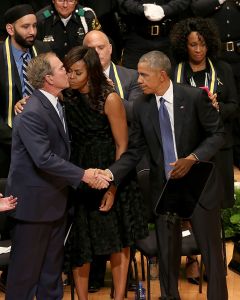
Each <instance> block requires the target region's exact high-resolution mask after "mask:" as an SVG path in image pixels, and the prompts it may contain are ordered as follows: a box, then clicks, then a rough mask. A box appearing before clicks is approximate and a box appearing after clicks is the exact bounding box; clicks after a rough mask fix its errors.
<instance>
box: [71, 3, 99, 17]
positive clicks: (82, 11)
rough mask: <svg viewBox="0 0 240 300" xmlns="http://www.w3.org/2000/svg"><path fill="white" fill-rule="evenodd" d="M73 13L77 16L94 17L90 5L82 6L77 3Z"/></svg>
mask: <svg viewBox="0 0 240 300" xmlns="http://www.w3.org/2000/svg"><path fill="white" fill-rule="evenodd" d="M74 15H76V16H78V17H85V18H89V17H91V18H95V16H96V14H95V12H94V10H93V9H91V8H90V7H86V6H82V5H80V4H78V5H77V6H76V8H75V10H74Z"/></svg>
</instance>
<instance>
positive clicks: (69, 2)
mask: <svg viewBox="0 0 240 300" xmlns="http://www.w3.org/2000/svg"><path fill="white" fill-rule="evenodd" d="M55 1H56V2H57V3H59V4H63V3H64V2H66V3H68V4H75V2H76V0H55Z"/></svg>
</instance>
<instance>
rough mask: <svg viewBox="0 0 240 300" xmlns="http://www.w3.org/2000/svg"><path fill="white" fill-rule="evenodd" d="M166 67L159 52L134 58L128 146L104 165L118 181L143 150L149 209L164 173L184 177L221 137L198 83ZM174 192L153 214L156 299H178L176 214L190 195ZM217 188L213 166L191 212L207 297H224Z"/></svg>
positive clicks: (212, 151) (208, 158) (212, 152)
mask: <svg viewBox="0 0 240 300" xmlns="http://www.w3.org/2000/svg"><path fill="white" fill-rule="evenodd" d="M170 71H171V63H170V60H169V59H168V57H167V56H166V55H165V54H163V53H162V52H159V51H151V52H149V53H147V54H145V55H143V56H142V57H141V58H140V61H139V63H138V73H139V77H138V83H139V84H140V87H141V88H142V90H143V92H144V94H145V95H143V96H142V98H141V99H138V101H136V102H134V105H133V114H134V120H133V122H132V124H131V135H130V138H129V146H128V150H127V151H126V152H125V153H124V154H123V155H122V156H121V158H120V159H119V160H118V161H116V162H115V163H114V164H113V165H112V166H110V167H109V169H108V170H105V171H104V174H108V175H109V177H110V178H111V179H112V180H114V182H115V184H116V185H118V184H119V183H120V182H121V180H123V178H124V177H125V176H126V175H127V173H128V172H129V171H130V170H131V169H132V168H134V167H135V166H136V164H137V163H138V162H139V161H140V159H141V157H142V156H143V154H144V153H145V152H146V151H148V152H149V156H150V175H149V176H150V178H149V179H150V191H151V198H152V202H151V203H152V208H153V209H154V208H155V206H156V203H157V202H158V199H159V196H160V195H161V192H162V190H163V187H164V185H165V183H166V181H167V180H168V179H169V178H171V179H179V178H182V177H184V176H185V175H186V174H188V172H189V171H190V169H191V168H192V166H193V164H195V163H197V162H198V161H199V160H200V161H214V156H215V154H216V153H217V151H218V150H219V149H220V147H221V146H222V145H223V143H224V129H223V126H222V124H221V121H220V118H219V115H218V113H217V111H216V109H214V108H213V107H212V105H211V102H210V101H209V99H208V96H207V94H206V93H205V92H204V91H203V90H201V89H196V88H193V87H189V86H184V85H180V84H174V83H172V81H171V80H170ZM176 189H178V187H177V188H176ZM176 192H177V193H178V194H179V195H178V197H179V199H178V200H180V201H178V202H177V203H176V201H175V199H171V198H167V199H163V201H161V202H160V206H159V211H160V214H159V215H158V216H155V224H156V233H157V240H158V246H159V270H160V274H159V276H160V285H161V299H162V300H163V299H164V300H170V299H171V300H179V299H180V295H179V292H178V274H179V267H180V261H181V240H182V237H181V225H180V217H179V216H178V214H179V215H180V212H185V209H189V205H192V203H190V202H185V200H189V199H191V195H190V194H189V190H187V191H186V192H185V194H184V195H183V194H182V193H181V191H180V190H177V191H176ZM218 193H221V187H220V186H218V169H217V166H216V167H215V168H214V170H213V174H212V175H211V177H210V180H209V182H208V184H207V186H206V187H205V190H204V192H203V196H202V197H201V198H200V200H199V203H198V204H196V207H195V209H194V211H193V214H192V216H191V223H192V227H193V232H194V234H195V238H196V240H197V242H198V245H199V247H200V250H201V253H202V257H203V262H204V264H205V267H206V273H207V278H208V291H207V297H208V300H216V299H218V300H226V299H227V298H228V296H227V286H226V278H225V270H224V264H223V256H222V248H221V236H220V230H221V229H220V203H219V200H218V199H219V197H218ZM191 200H192V199H191ZM185 203H187V204H185Z"/></svg>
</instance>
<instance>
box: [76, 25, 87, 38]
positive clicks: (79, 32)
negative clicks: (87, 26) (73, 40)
mask: <svg viewBox="0 0 240 300" xmlns="http://www.w3.org/2000/svg"><path fill="white" fill-rule="evenodd" d="M77 35H78V36H81V37H82V36H83V35H85V32H84V29H83V28H82V27H79V28H78V30H77Z"/></svg>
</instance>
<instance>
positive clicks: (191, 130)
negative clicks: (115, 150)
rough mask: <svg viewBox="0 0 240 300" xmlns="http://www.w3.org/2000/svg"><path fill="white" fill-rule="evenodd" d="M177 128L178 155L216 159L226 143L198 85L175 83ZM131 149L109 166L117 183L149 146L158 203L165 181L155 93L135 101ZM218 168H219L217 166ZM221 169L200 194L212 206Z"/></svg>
mask: <svg viewBox="0 0 240 300" xmlns="http://www.w3.org/2000/svg"><path fill="white" fill-rule="evenodd" d="M173 94H174V130H175V140H176V148H177V154H178V158H182V157H186V156H188V155H189V154H191V153H192V152H194V153H195V154H196V155H197V157H198V158H199V159H200V160H205V161H208V160H211V159H213V157H214V155H215V154H216V152H217V151H218V150H219V148H220V147H221V146H222V145H223V143H224V129H223V126H222V124H221V121H220V118H219V115H218V113H217V111H216V110H215V109H214V108H213V107H212V106H211V103H210V101H209V100H208V97H207V96H206V95H205V93H204V92H203V91H202V90H200V89H196V88H192V87H189V86H185V85H180V84H174V85H173ZM131 126H132V127H131V131H132V132H131V135H130V138H129V147H128V150H127V151H126V152H125V153H124V154H123V155H122V156H121V158H120V159H119V160H118V161H117V162H115V163H114V164H113V165H112V166H111V167H110V170H111V171H112V173H113V175H114V180H115V182H116V184H118V183H119V182H120V181H121V180H122V179H123V178H124V176H126V174H127V173H128V171H129V170H130V169H132V168H133V167H135V166H136V164H137V163H138V161H139V160H140V159H141V157H142V155H143V154H144V153H145V151H146V150H148V151H149V156H150V185H151V193H152V195H151V196H152V205H153V207H155V204H156V201H157V200H158V198H159V196H160V193H161V191H162V188H163V185H164V183H165V181H166V179H165V175H164V158H163V149H162V140H161V133H160V124H159V118H158V108H157V104H156V99H155V96H154V95H144V96H143V97H142V98H141V99H139V100H138V101H136V102H135V103H134V121H133V122H132V125H131ZM215 169H217V168H215ZM217 179H218V173H217V170H215V173H214V174H213V176H212V178H211V180H210V181H209V184H208V187H207V189H206V194H205V195H204V197H202V198H201V204H202V206H204V207H205V208H208V209H211V208H213V207H215V206H216V205H218V204H219V201H218V199H217V198H218V197H217V191H219V192H220V187H218V186H217Z"/></svg>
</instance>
